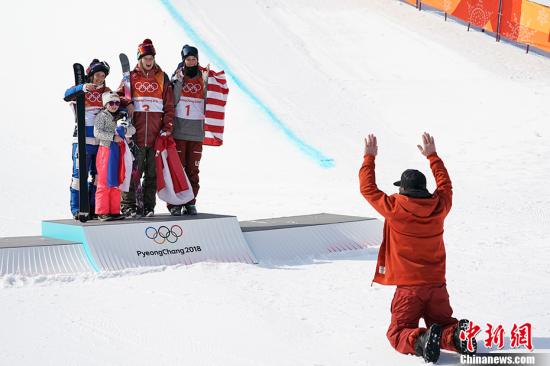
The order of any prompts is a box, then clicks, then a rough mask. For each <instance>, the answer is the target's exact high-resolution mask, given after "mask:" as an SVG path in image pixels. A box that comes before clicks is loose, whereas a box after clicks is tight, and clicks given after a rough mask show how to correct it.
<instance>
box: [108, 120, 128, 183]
mask: <svg viewBox="0 0 550 366" xmlns="http://www.w3.org/2000/svg"><path fill="white" fill-rule="evenodd" d="M116 132H117V133H118V135H119V136H120V137H121V138H123V139H124V140H123V141H122V142H114V141H113V142H111V146H110V147H109V160H108V163H107V186H108V187H109V188H112V187H119V188H120V190H121V191H122V192H128V191H129V190H130V179H131V175H132V159H133V157H132V153H131V152H130V148H129V147H128V143H127V142H126V139H125V137H124V129H123V128H122V129H121V128H120V127H119V128H117V130H116Z"/></svg>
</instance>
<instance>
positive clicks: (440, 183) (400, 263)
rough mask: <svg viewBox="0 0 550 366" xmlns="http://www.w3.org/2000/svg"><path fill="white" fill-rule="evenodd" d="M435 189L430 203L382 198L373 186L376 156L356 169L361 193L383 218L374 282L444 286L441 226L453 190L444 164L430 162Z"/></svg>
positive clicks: (434, 156)
mask: <svg viewBox="0 0 550 366" xmlns="http://www.w3.org/2000/svg"><path fill="white" fill-rule="evenodd" d="M428 159H429V160H430V168H431V169H432V172H433V175H434V177H435V181H436V183H437V189H436V191H435V192H434V194H433V197H432V198H412V197H408V196H404V195H401V194H392V195H391V196H388V195H386V194H385V193H384V192H382V191H381V190H379V189H378V187H377V186H376V179H375V174H374V156H371V155H365V158H364V161H363V165H362V166H361V169H360V170H359V182H360V186H361V194H362V195H363V196H364V197H365V198H366V199H367V201H368V202H369V203H370V204H371V205H372V206H373V207H374V208H375V209H376V211H378V212H379V213H380V214H381V215H382V216H384V218H385V221H384V236H383V239H382V245H381V246H380V250H379V252H378V262H377V265H376V273H375V275H374V280H373V281H374V282H377V283H380V284H382V285H401V286H407V285H425V284H443V283H445V245H444V243H443V221H444V220H445V217H446V216H447V214H448V213H449V211H450V210H451V204H452V195H453V187H452V184H451V179H450V178H449V174H448V173H447V169H445V165H443V161H441V159H440V158H439V157H438V156H437V154H435V153H434V154H432V155H430V156H429V157H428Z"/></svg>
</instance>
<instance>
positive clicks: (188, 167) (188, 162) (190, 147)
mask: <svg viewBox="0 0 550 366" xmlns="http://www.w3.org/2000/svg"><path fill="white" fill-rule="evenodd" d="M174 141H175V142H176V149H177V150H178V156H179V157H180V161H181V165H182V166H183V169H184V170H185V174H187V178H189V182H190V183H191V188H192V189H193V194H194V195H195V198H193V200H191V201H189V202H188V203H187V204H189V205H194V204H195V202H197V194H198V193H199V189H200V185H199V172H200V170H199V164H200V161H201V157H202V141H187V140H176V139H174ZM170 207H172V205H168V208H170Z"/></svg>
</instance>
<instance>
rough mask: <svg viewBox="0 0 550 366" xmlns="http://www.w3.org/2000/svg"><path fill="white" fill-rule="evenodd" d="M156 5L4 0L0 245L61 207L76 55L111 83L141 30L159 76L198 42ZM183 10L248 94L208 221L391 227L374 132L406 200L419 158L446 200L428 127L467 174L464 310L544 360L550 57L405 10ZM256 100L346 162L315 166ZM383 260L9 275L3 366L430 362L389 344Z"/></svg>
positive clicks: (366, 255)
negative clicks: (433, 166) (298, 219)
mask: <svg viewBox="0 0 550 366" xmlns="http://www.w3.org/2000/svg"><path fill="white" fill-rule="evenodd" d="M165 4H166V3H164V4H163V3H162V2H160V1H134V2H130V1H116V2H112V1H111V2H108V1H104V0H98V1H95V2H93V4H92V3H81V2H71V1H54V2H48V3H42V2H38V3H32V4H29V3H24V2H14V3H9V5H8V4H7V3H6V4H3V5H2V11H1V12H0V30H1V31H2V32H1V34H3V37H2V49H3V56H2V57H1V61H0V65H1V67H0V78H1V79H0V80H2V84H3V88H2V89H1V90H2V91H1V92H0V93H1V100H2V124H1V129H2V130H1V131H2V133H1V134H0V156H2V158H1V162H2V164H1V167H2V179H0V203H1V207H2V212H1V213H0V236H16V235H38V234H39V233H40V220H43V219H57V218H67V217H69V204H68V198H69V183H70V173H71V155H70V151H71V142H72V130H73V117H72V113H71V111H70V109H69V107H68V106H67V105H66V104H65V103H64V102H63V101H62V95H63V93H64V91H65V89H66V88H67V87H68V86H70V85H72V84H73V77H72V72H71V65H72V63H73V62H81V63H83V64H85V65H86V66H87V65H88V64H89V62H90V61H91V59H92V58H94V57H98V58H100V59H101V60H107V61H108V62H109V63H110V64H111V67H112V70H113V71H112V73H111V74H110V75H109V77H108V79H107V83H108V85H109V86H111V87H116V86H117V85H118V83H119V80H120V78H121V73H120V67H119V65H118V53H120V52H126V53H127V54H128V55H129V56H130V58H132V57H134V55H135V51H136V49H137V45H138V44H139V43H140V42H141V41H142V40H143V39H144V38H151V39H152V40H153V42H154V44H155V48H156V50H157V62H158V63H159V64H160V65H161V67H163V68H164V69H165V70H166V71H167V72H168V73H171V72H172V71H173V69H174V68H175V66H176V65H177V63H178V61H179V60H180V59H179V57H180V56H179V52H180V50H181V47H182V45H183V44H185V43H190V44H196V39H193V38H192V35H190V34H188V33H186V32H185V31H184V30H183V29H182V27H181V24H180V23H178V22H177V21H176V20H175V18H174V14H171V13H170V12H169V11H168V9H167V7H166V6H165ZM173 5H174V7H175V8H176V9H177V11H178V12H179V13H180V15H182V16H183V17H184V18H185V20H187V21H188V23H189V25H190V26H191V27H192V29H193V30H194V31H195V32H196V33H197V35H198V36H199V37H201V40H202V41H204V42H206V44H208V45H209V46H210V47H211V49H212V50H213V51H215V53H216V54H217V56H218V57H219V59H221V60H223V62H224V63H226V65H227V66H228V69H229V70H226V71H230V72H231V73H232V74H233V75H235V76H236V77H237V78H238V79H239V81H241V82H242V83H244V84H245V85H246V86H247V88H249V90H250V91H252V92H253V94H254V97H255V98H257V99H251V98H250V96H249V95H247V94H246V93H244V92H243V91H242V90H240V89H239V88H238V87H237V86H236V84H235V80H230V88H231V91H230V95H229V102H228V107H227V111H226V112H227V113H226V116H227V119H226V133H225V144H224V146H223V147H221V148H209V147H206V148H205V152H204V154H203V160H202V162H201V192H200V194H199V197H198V203H197V205H198V209H199V210H200V211H202V212H212V213H221V214H234V215H237V216H238V218H239V219H240V220H247V219H257V218H265V217H277V216H289V215H299V214H307V213H316V212H331V213H340V214H349V215H361V216H375V217H378V216H377V214H376V212H374V211H373V210H372V209H371V208H370V207H369V206H368V204H367V203H366V202H365V201H364V200H363V199H362V197H361V196H360V194H359V190H358V179H357V172H358V169H359V167H360V165H361V162H362V154H363V140H362V139H363V136H365V135H366V134H368V133H369V132H373V133H375V134H376V135H377V136H378V140H379V145H380V146H379V156H378V158H377V180H378V183H379V186H380V188H381V189H383V190H385V191H386V192H395V187H393V186H392V182H393V181H395V180H396V179H397V178H398V177H399V175H400V173H401V172H402V171H403V170H404V169H406V168H411V167H414V168H417V169H420V170H422V171H423V172H424V173H425V174H426V175H427V176H428V177H429V183H428V184H429V188H430V189H433V188H434V182H433V178H431V174H429V167H428V164H427V162H426V160H425V159H424V158H423V157H422V156H421V155H420V154H419V153H418V151H417V149H416V146H415V145H416V144H417V143H419V142H420V135H421V134H422V132H424V131H428V132H430V133H432V134H433V135H434V136H435V138H436V145H437V147H438V151H439V153H440V156H441V157H442V158H443V160H444V161H445V163H446V165H447V168H448V170H449V172H450V174H451V178H452V180H453V184H454V192H455V195H454V205H453V210H452V211H451V214H450V216H449V217H448V219H447V221H446V233H445V241H446V247H447V280H448V288H449V291H450V294H451V302H452V305H453V308H454V309H455V315H456V316H458V317H469V318H470V319H473V320H475V321H477V322H478V323H481V324H485V323H486V322H487V323H493V324H502V325H504V326H505V329H508V330H509V329H511V325H512V324H513V323H520V324H521V323H524V322H531V323H532V324H533V327H534V337H535V338H534V342H535V347H536V348H537V349H539V350H540V351H543V352H549V351H548V350H549V349H550V311H549V310H548V306H547V301H548V300H547V299H548V298H550V286H549V285H550V280H549V278H550V269H549V267H548V265H547V262H548V259H549V255H548V243H550V235H549V234H550V212H549V211H550V185H549V184H548V182H549V181H550V170H549V167H550V165H549V164H550V163H549V157H550V144H549V138H550V122H549V117H550V103H549V100H550V83H549V82H550V60H549V59H546V58H542V57H540V56H536V55H525V54H524V53H523V51H522V50H521V49H518V48H515V47H513V46H510V45H506V44H497V43H495V42H494V41H493V40H491V39H490V38H489V37H487V36H486V35H484V34H482V33H478V32H469V33H468V32H466V30H465V28H464V27H463V26H461V25H459V24H456V23H454V22H447V23H445V22H443V19H442V18H441V17H439V16H436V15H434V14H431V13H427V12H418V11H415V10H414V9H412V8H411V7H409V6H406V5H403V4H401V3H399V2H396V1H389V0H368V1H351V0H344V1H335V0H324V1H318V2H315V4H314V5H312V2H309V1H305V0H298V1H293V2H292V3H290V2H283V1H270V0H256V1H252V0H248V1H247V0H238V1H231V2H226V1H221V0H213V1H203V2H198V1H197V2H195V1H186V0H175V1H174V2H173ZM77 14H80V17H77ZM199 52H201V54H200V62H201V64H203V65H204V64H207V63H209V62H211V63H212V67H213V68H214V69H219V68H221V66H220V65H217V64H216V63H215V62H213V60H216V55H213V54H210V55H209V54H207V53H205V52H203V49H199ZM134 60H135V58H134ZM258 100H259V101H261V102H262V103H264V104H265V106H267V107H268V108H269V109H270V110H271V111H273V113H275V114H276V115H277V116H278V117H279V118H280V119H281V120H282V121H284V123H285V124H286V125H287V126H288V127H289V128H291V129H292V131H293V132H294V133H296V135H297V136H299V137H300V139H301V141H303V142H304V143H307V144H309V145H311V146H314V147H315V148H317V149H318V150H319V151H321V152H322V153H323V154H325V155H326V156H328V157H330V158H332V159H334V167H333V168H322V167H320V165H319V163H318V162H317V161H315V160H314V159H312V158H311V157H310V156H307V155H306V154H304V153H303V152H302V151H301V150H300V149H299V146H298V145H297V144H296V143H295V142H293V141H291V140H289V139H288V138H287V136H286V135H285V134H284V133H283V132H282V131H281V129H280V128H279V127H278V126H277V125H276V124H274V123H273V120H272V119H271V118H270V116H269V115H267V114H266V113H265V112H264V111H263V110H262V108H261V107H260V106H259V105H258V102H257V101H258ZM157 212H166V209H165V208H164V207H163V206H162V204H161V203H159V204H158V205H157ZM375 259H376V250H375V249H373V250H372V251H365V252H355V253H347V254H340V255H333V256H330V257H327V258H326V259H325V260H323V261H311V262H306V263H281V264H278V265H266V264H263V265H260V266H249V265H242V264H213V263H202V264H196V265H193V266H189V267H185V266H181V267H178V266H176V267H170V268H154V269H141V270H133V271H126V272H121V273H111V274H103V275H98V276H57V277H37V278H25V277H18V276H6V277H4V278H2V279H1V281H2V282H1V283H2V287H3V288H2V289H1V290H0V324H2V328H3V329H4V331H3V332H0V344H2V346H3V349H4V351H3V352H1V354H0V364H10V365H35V364H42V365H73V364H78V365H98V364H100V365H130V364H131V365H151V364H155V365H174V364H183V363H185V364H189V365H216V364H218V365H219V364H223V365H365V364H369V365H371V364H372V365H388V364H423V362H422V361H421V360H420V359H418V358H416V357H413V356H404V355H400V354H397V353H396V352H395V351H393V349H392V348H391V346H390V345H389V344H388V342H387V340H386V337H385V332H386V329H387V325H388V323H389V319H390V312H389V306H390V302H391V298H392V295H393V288H391V287H381V286H373V287H371V286H370V283H371V278H372V274H373V273H374V266H375ZM507 343H509V342H507ZM457 361H458V358H457V357H456V356H454V355H450V354H444V355H442V357H441V363H447V364H449V363H452V362H457Z"/></svg>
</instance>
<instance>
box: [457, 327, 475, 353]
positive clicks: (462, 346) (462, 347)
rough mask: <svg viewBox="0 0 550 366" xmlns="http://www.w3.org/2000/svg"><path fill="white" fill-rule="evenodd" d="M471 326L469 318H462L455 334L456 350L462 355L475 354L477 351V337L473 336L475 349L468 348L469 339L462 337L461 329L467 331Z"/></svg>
mask: <svg viewBox="0 0 550 366" xmlns="http://www.w3.org/2000/svg"><path fill="white" fill-rule="evenodd" d="M469 327H470V321H469V320H468V319H460V321H459V322H458V324H457V326H456V329H455V331H454V334H453V341H454V344H455V347H456V350H457V351H458V353H460V354H461V355H473V354H475V353H476V352H477V341H476V339H475V338H472V346H473V351H470V350H469V349H468V339H465V340H462V339H460V332H461V331H464V332H467V331H468V328H469Z"/></svg>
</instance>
